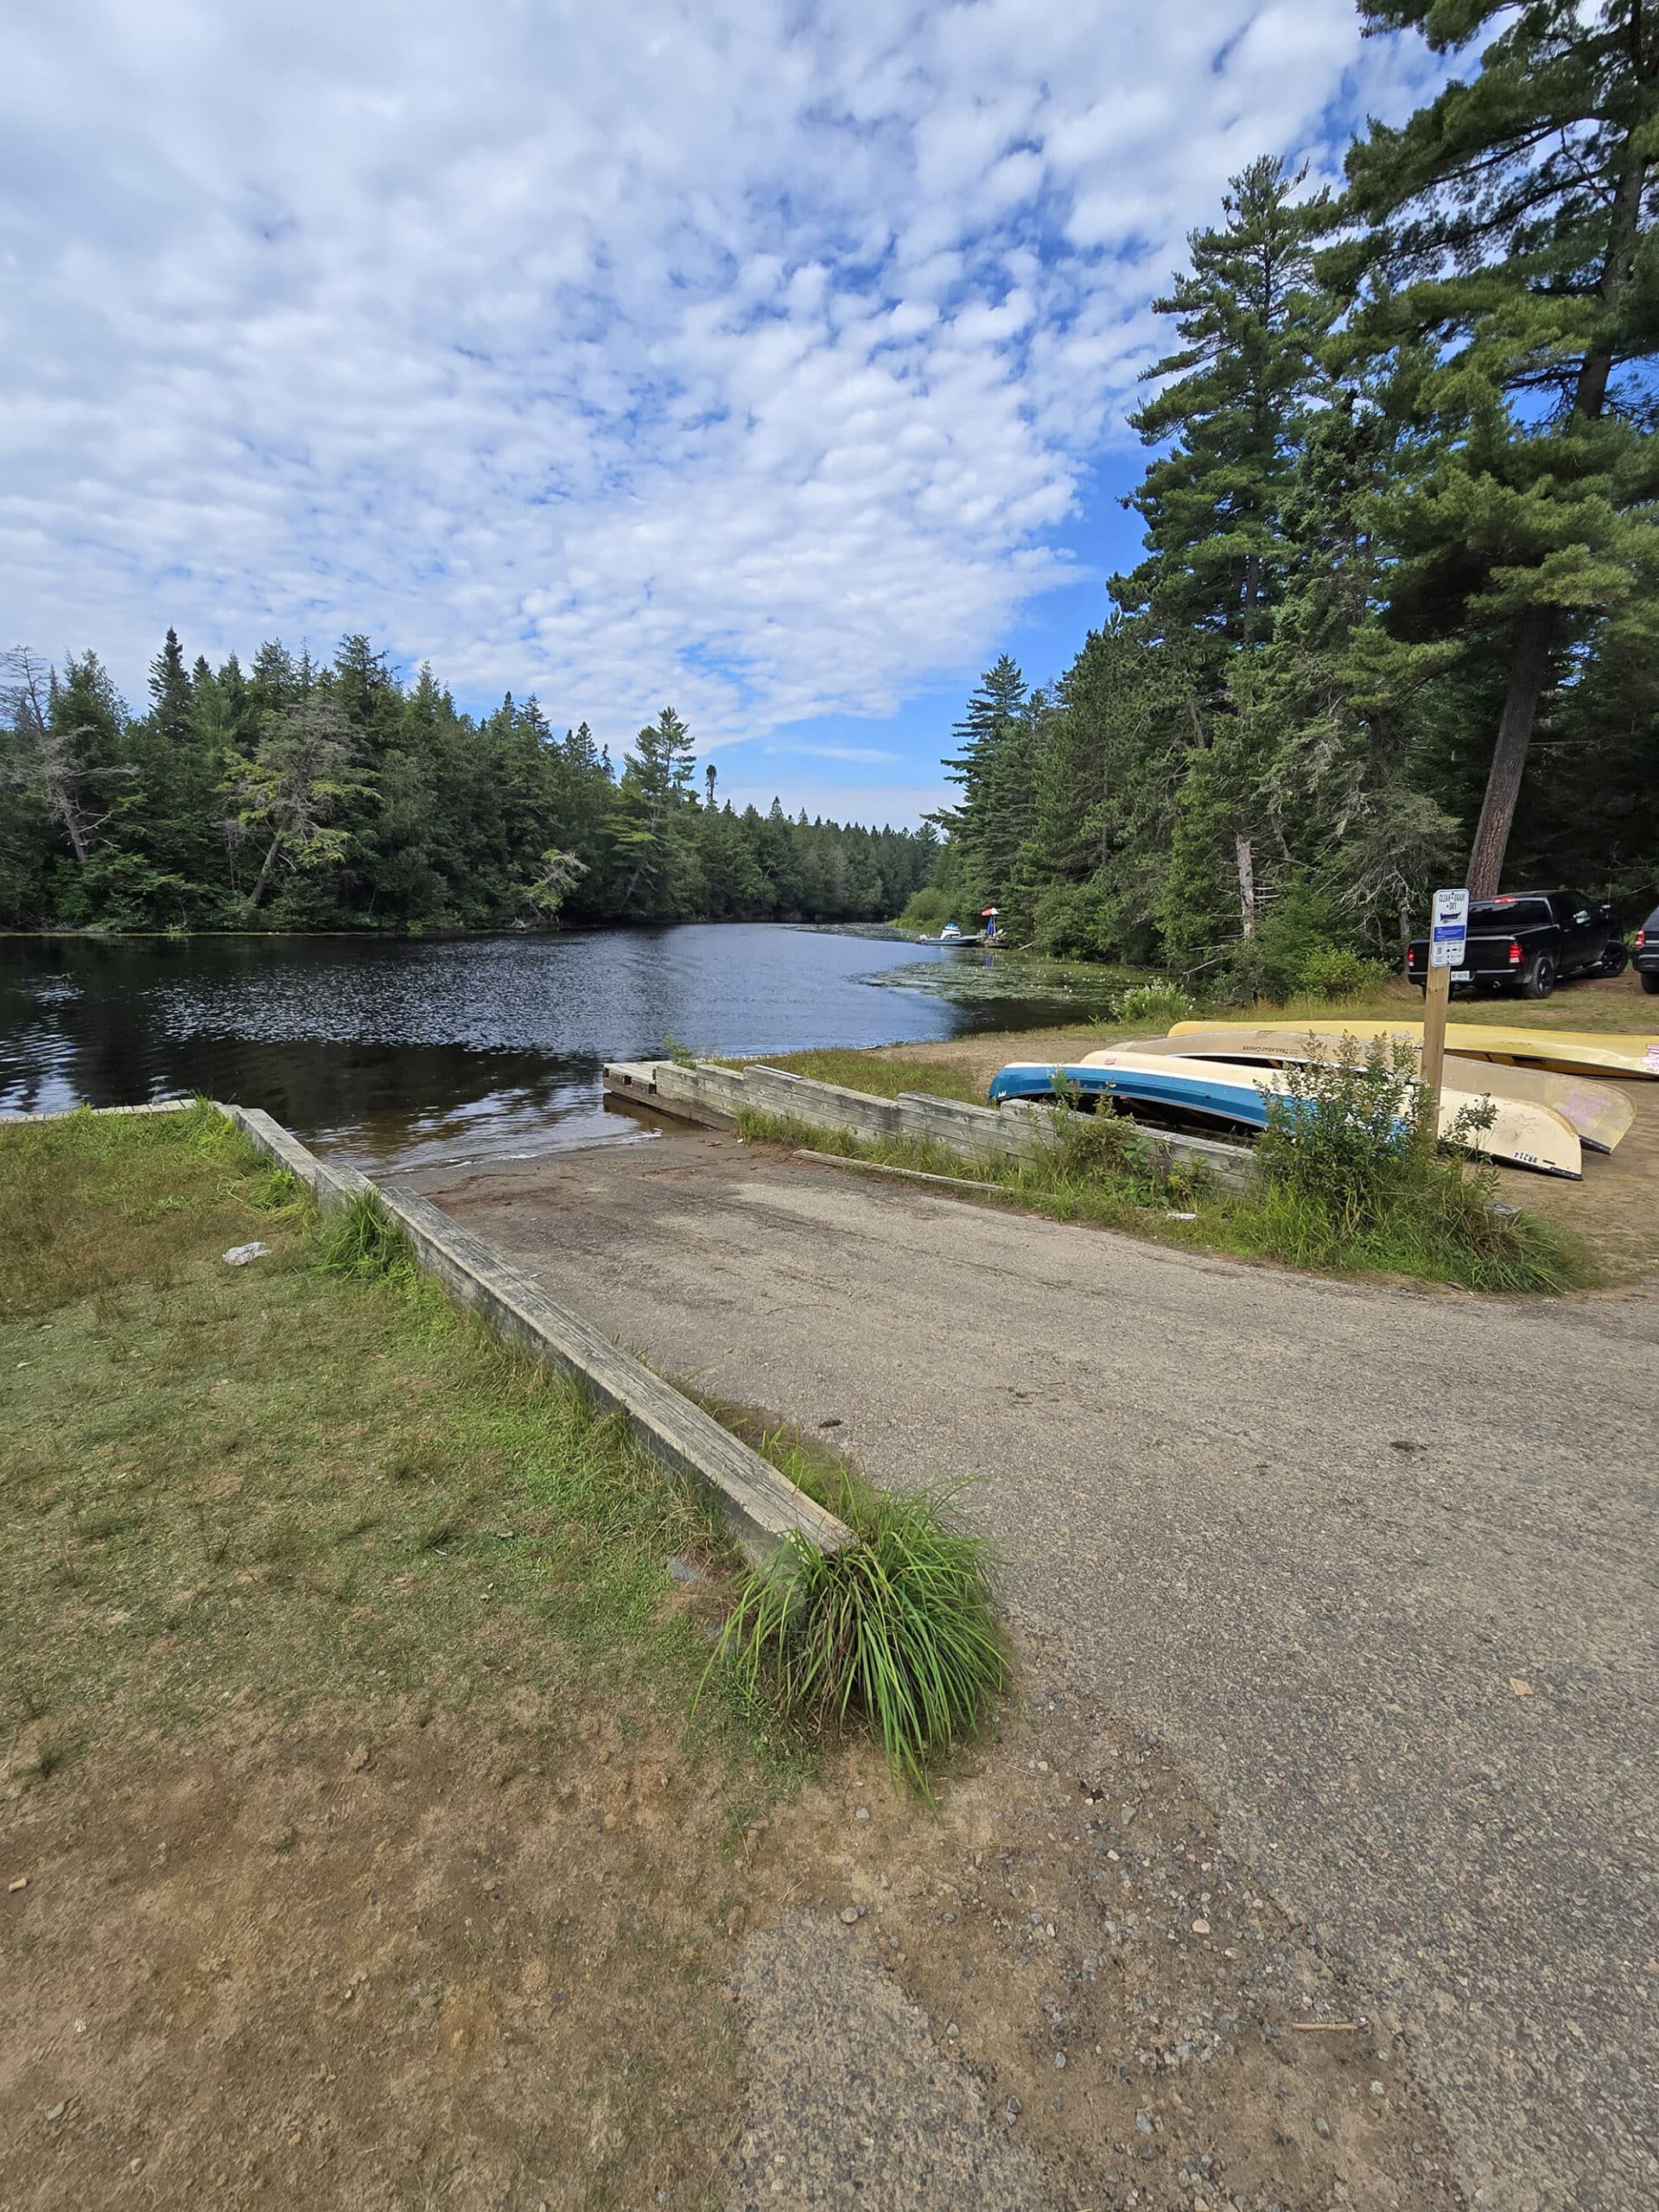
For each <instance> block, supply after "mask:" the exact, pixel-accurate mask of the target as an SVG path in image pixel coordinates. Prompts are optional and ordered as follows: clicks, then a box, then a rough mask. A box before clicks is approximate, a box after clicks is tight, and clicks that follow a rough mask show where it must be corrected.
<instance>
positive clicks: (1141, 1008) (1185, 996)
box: [1112, 982, 1198, 1030]
mask: <svg viewBox="0 0 1659 2212" xmlns="http://www.w3.org/2000/svg"><path fill="white" fill-rule="evenodd" d="M1112 1011H1113V1014H1114V1016H1115V1017H1116V1020H1119V1021H1125V1022H1128V1023H1131V1024H1132V1025H1133V1026H1134V1027H1135V1028H1137V1029H1154V1030H1157V1029H1163V1030H1167V1029H1168V1028H1170V1027H1172V1026H1173V1024H1174V1023H1175V1022H1178V1021H1190V1020H1192V1016H1193V1015H1194V1014H1196V1013H1197V1012H1198V1001H1197V1000H1196V999H1194V998H1193V997H1192V995H1190V993H1188V992H1186V991H1184V990H1183V989H1182V988H1181V987H1180V985H1179V983H1176V982H1157V983H1136V984H1135V985H1134V986H1133V987H1132V988H1130V989H1128V990H1127V991H1125V992H1124V993H1123V994H1122V996H1121V997H1120V998H1119V999H1118V1001H1117V1002H1116V1005H1115V1007H1113V1009H1112Z"/></svg>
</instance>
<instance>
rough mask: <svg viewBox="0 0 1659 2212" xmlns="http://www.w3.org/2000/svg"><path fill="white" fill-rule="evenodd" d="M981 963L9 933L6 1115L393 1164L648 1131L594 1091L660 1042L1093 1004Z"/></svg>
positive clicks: (835, 943) (752, 939) (792, 942)
mask: <svg viewBox="0 0 1659 2212" xmlns="http://www.w3.org/2000/svg"><path fill="white" fill-rule="evenodd" d="M995 958H996V960H997V961H998V962H1006V961H1007V955H997V956H995ZM992 963H993V956H991V955H989V954H987V953H983V952H980V951H977V950H973V949H971V948H969V949H965V950H950V948H947V947H944V946H938V945H929V946H920V945H917V944H909V943H906V942H902V941H899V940H894V939H892V938H881V937H879V936H861V935H859V934H857V933H855V932H853V931H832V930H813V929H791V928H788V927H783V926H776V925H764V924H741V923H740V924H729V925H711V924H696V923H690V924H685V925H682V926H679V927H676V928H668V929H638V930H611V931H604V932H596V933H594V934H593V935H584V936H575V935H573V936H569V937H525V936H501V937H480V938H451V939H445V940H442V941H433V942H430V943H419V942H417V943H414V944H410V943H386V944H380V943H374V942H369V943H365V942H364V941H363V940H362V939H360V938H340V937H331V938H189V939H186V940H184V941H181V942H179V943H176V944H173V943H168V942H166V941H164V940H159V939H155V938H145V939H134V940H128V941H120V940H94V939H87V938H13V939H10V940H8V941H5V942H3V943H0V1113H18V1112H46V1111H50V1110H53V1109H58V1108H62V1107H67V1106H72V1105H73V1104H75V1103H77V1102H78V1101H82V1100H84V1101H86V1103H89V1104H91V1105H93V1106H129V1105H136V1104H138V1103H142V1102H143V1101H144V1100H147V1099H156V1098H168V1097H177V1096H188V1094H189V1093H191V1092H193V1091H197V1090H200V1091H206V1092H207V1093H209V1094H210V1095H211V1096H214V1097H218V1098H224V1099H229V1100H232V1101H234V1102H235V1103H238V1104H240V1105H245V1106H263V1107H264V1108H265V1109H266V1110H267V1111H268V1112H269V1113H271V1114H274V1115H275V1116H277V1119H278V1120H279V1121H281V1122H285V1123H286V1124H287V1126H288V1127H289V1128H291V1129H293V1130H294V1131H295V1132H296V1134H297V1135H301V1136H302V1137H304V1138H305V1139H306V1140H307V1141H308V1142H310V1143H315V1145H316V1146H318V1147H319V1148H320V1149H323V1150H330V1151H337V1152H340V1153H341V1154H344V1155H345V1156H346V1157H347V1158H349V1159H350V1160H353V1161H354V1162H355V1163H356V1164H357V1165H359V1166H363V1167H365V1168H367V1169H369V1170H371V1171H374V1170H378V1171H380V1172H383V1173H385V1172H396V1171H398V1170H405V1169H409V1168H411V1167H416V1166H428V1165H431V1164H435V1163H436V1162H437V1161H440V1160H458V1159H467V1158H473V1157H482V1156H486V1155H501V1154H506V1155H510V1156H519V1157H522V1156H524V1155H525V1154H533V1153H537V1152H543V1151H548V1150H551V1149H554V1148H556V1147H562V1146H567V1145H573V1144H591V1143H594V1142H598V1141H604V1140H606V1139H607V1138H614V1139H616V1140H617V1141H638V1140H639V1139H641V1138H642V1137H644V1136H645V1135H648V1134H649V1131H648V1129H647V1128H646V1127H645V1124H644V1123H643V1122H640V1121H639V1120H636V1119H635V1117H634V1116H632V1115H631V1114H629V1113H628V1112H627V1110H626V1109H623V1108H619V1107H613V1106H611V1105H609V1104H608V1103H607V1102H606V1100H605V1098H604V1096H603V1094H602V1092H601V1088H600V1081H599V1071H600V1066H601V1063H602V1062H603V1061H605V1060H609V1059H634V1058H647V1057H651V1056H653V1055H655V1054H657V1053H658V1052H661V1050H662V1046H663V1040H664V1038H665V1037H675V1038H678V1039H683V1041H684V1042H685V1043H686V1044H688V1045H690V1046H693V1047H694V1048H696V1049H699V1050H703V1051H708V1052H743V1053H755V1052H794V1051H799V1050H801V1049H802V1048H803V1047H804V1046H812V1045H875V1044H886V1043H896V1042H899V1041H906V1042H908V1041H915V1040H919V1039H930V1038H941V1037H951V1036H955V1035H958V1034H960V1033H963V1031H965V1030H970V1029H986V1028H1020V1027H1028V1026H1030V1025H1032V1024H1034V1023H1037V1022H1040V1021H1046V1020H1054V1019H1060V1018H1064V1017H1065V1016H1066V1015H1071V1016H1072V1017H1075V1016H1076V1015H1077V1014H1078V1013H1079V1012H1080V1011H1085V1010H1092V1008H1091V1007H1089V1006H1088V1005H1087V1002H1086V998H1082V999H1080V997H1079V996H1078V995H1077V985H1076V984H1075V983H1074V982H1072V981H1071V979H1070V978H1065V977H1060V976H1056V975H1055V974H1054V973H1053V972H1052V971H1048V970H1045V969H1039V968H1033V969H1019V970H1015V969H1007V968H1006V967H997V968H995V969H993V964H992ZM1102 988H1104V985H1102Z"/></svg>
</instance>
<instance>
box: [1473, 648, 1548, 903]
mask: <svg viewBox="0 0 1659 2212" xmlns="http://www.w3.org/2000/svg"><path fill="white" fill-rule="evenodd" d="M1559 620H1560V618H1559V617H1558V616H1557V614H1556V613H1555V611H1554V608H1553V607H1535V608H1534V609H1533V610H1532V611H1531V612H1530V613H1528V614H1525V615H1522V618H1521V620H1519V621H1518V622H1517V623H1516V632H1515V652H1514V656H1513V658H1511V660H1510V686H1509V690H1507V691H1506V692H1505V694H1504V696H1503V715H1502V716H1501V717H1500V719H1499V721H1498V725H1497V744H1496V745H1495V746H1494V747H1493V748H1492V765H1491V769H1490V770H1489V771H1488V772H1487V777H1486V796H1485V798H1484V799H1483V800H1482V802H1481V808H1480V823H1479V826H1478V828H1477V829H1476V831H1475V842H1474V843H1473V845H1472V846H1471V848H1470V852H1469V878H1468V881H1469V892H1470V895H1471V898H1475V899H1490V898H1491V897H1492V896H1493V894H1494V893H1496V891H1497V887H1498V880H1499V879H1500V877H1501V876H1502V875H1503V855H1504V854H1505V853H1506V852H1507V851H1508V849H1509V843H1510V824H1511V823H1513V822H1514V820H1515V803H1516V799H1517V798H1520V796H1521V779H1522V776H1523V775H1524V774H1525V773H1526V767H1527V748H1528V747H1529V745H1530V743H1531V742H1532V727H1533V724H1534V723H1535V721H1537V719H1538V701H1539V699H1540V697H1541V696H1542V693H1543V689H1544V686H1545V684H1546V683H1548V681H1549V671H1550V662H1551V660H1552V658H1554V651H1555V638H1556V632H1557V627H1558V624H1559Z"/></svg>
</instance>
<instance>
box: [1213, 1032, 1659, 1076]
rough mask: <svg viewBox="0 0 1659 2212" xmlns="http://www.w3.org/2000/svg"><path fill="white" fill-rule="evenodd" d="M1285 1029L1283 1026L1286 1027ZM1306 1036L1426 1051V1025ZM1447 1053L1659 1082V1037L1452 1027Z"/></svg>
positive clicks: (1568, 1072) (1567, 1072) (1570, 1072)
mask: <svg viewBox="0 0 1659 2212" xmlns="http://www.w3.org/2000/svg"><path fill="white" fill-rule="evenodd" d="M1281 1026H1282V1025H1281ZM1294 1026H1295V1027H1297V1028H1298V1029H1300V1031H1301V1033H1302V1034H1303V1035H1304V1036H1309V1035H1312V1036H1314V1037H1357V1038H1358V1039H1359V1040H1360V1042H1361V1043H1362V1044H1363V1043H1364V1042H1365V1041H1366V1040H1367V1039H1370V1038H1372V1037H1403V1038H1405V1039H1407V1041H1408V1043H1410V1044H1413V1045H1421V1042H1422V1039H1423V1025H1422V1023H1421V1021H1361V1020H1357V1019H1346V1020H1338V1021H1326V1020H1319V1021H1299V1022H1297V1023H1296V1024H1295V1025H1294ZM1259 1027H1261V1024H1260V1023H1259V1022H1255V1021H1230V1022H1221V1023H1217V1022H1213V1021H1178V1022H1176V1023H1175V1025H1174V1027H1173V1028H1172V1029H1171V1031H1170V1035H1171V1036H1172V1037H1185V1036H1189V1035H1190V1034H1191V1033H1192V1032H1193V1031H1194V1030H1198V1029H1204V1030H1211V1029H1216V1028H1224V1029H1257V1028H1259ZM1446 1051H1447V1052H1459V1053H1461V1054H1462V1055H1463V1057H1464V1058H1465V1059H1471V1060H1520V1061H1523V1062H1525V1063H1526V1064H1527V1065H1530V1066H1532V1067H1540V1068H1553V1069H1554V1070H1555V1071H1556V1072H1557V1073H1558V1074H1561V1075H1591V1076H1595V1075H1611V1076H1625V1077H1629V1076H1638V1077H1643V1078H1645V1079H1646V1080H1648V1081H1649V1082H1651V1081H1654V1080H1656V1079H1659V1037H1655V1036H1647V1035H1637V1036H1620V1035H1619V1034H1618V1033H1616V1032H1614V1031H1612V1030H1609V1031H1608V1032H1607V1033H1605V1035H1603V1034H1602V1033H1600V1032H1599V1031H1596V1030H1590V1029H1523V1028H1521V1027H1512V1026H1510V1025H1509V1024H1505V1023H1500V1022H1495V1021H1494V1022H1485V1021H1448V1022H1447V1023H1446Z"/></svg>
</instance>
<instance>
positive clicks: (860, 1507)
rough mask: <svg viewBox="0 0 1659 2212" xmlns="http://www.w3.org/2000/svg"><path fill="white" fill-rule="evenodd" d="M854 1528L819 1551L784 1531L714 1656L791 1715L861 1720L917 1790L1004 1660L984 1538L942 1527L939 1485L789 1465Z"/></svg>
mask: <svg viewBox="0 0 1659 2212" xmlns="http://www.w3.org/2000/svg"><path fill="white" fill-rule="evenodd" d="M790 1471H791V1473H793V1474H794V1475H795V1476H796V1478H797V1479H798V1480H801V1481H802V1486H803V1487H804V1488H807V1489H809V1490H810V1491H814V1492H817V1493H823V1492H825V1491H828V1492H829V1494H828V1495H823V1496H821V1497H820V1502H821V1503H823V1504H825V1505H827V1506H828V1507H829V1510H831V1511H832V1512H833V1513H835V1514H836V1515H837V1516H839V1517H840V1519H842V1521H844V1522H846V1523H847V1525H848V1527H849V1529H852V1531H853V1533H854V1535H855V1536H856V1537H857V1539H858V1541H857V1542H856V1543H855V1544H853V1545H851V1546H849V1548H845V1549H843V1550H842V1551H839V1552H834V1553H831V1554H827V1555H826V1554H824V1553H823V1552H820V1551H819V1550H818V1549H817V1548H816V1546H813V1545H810V1544H809V1543H807V1542H806V1541H805V1540H804V1538H800V1537H797V1538H796V1539H794V1541H792V1542H791V1547H790V1548H789V1550H788V1552H787V1553H785V1554H780V1555H779V1557H778V1558H776V1559H774V1560H772V1561H771V1562H769V1563H768V1565H767V1566H766V1567H760V1568H757V1569H756V1570H755V1571H754V1573H752V1574H751V1575H750V1576H749V1577H748V1579H747V1581H746V1582H745V1583H744V1585H743V1586H742V1588H741V1591H740V1592H739V1593H738V1599H737V1603H736V1605H735V1606H734V1610H733V1611H732V1613H731V1615H730V1616H729V1618H728V1620H727V1623H726V1626H725V1630H724V1631H723V1632H722V1634H721V1640H720V1643H719V1645H718V1646H717V1648H716V1650H715V1661H711V1662H710V1664H711V1665H712V1664H714V1663H715V1662H716V1661H723V1662H725V1663H726V1664H727V1665H728V1666H729V1667H730V1668H731V1669H732V1670H733V1672H734V1675H735V1676H736V1678H737V1681H738V1684H739V1687H740V1688H741V1691H742V1692H743V1693H744V1694H746V1695H747V1696H749V1697H751V1698H754V1697H765V1698H766V1699H768V1700H771V1701H772V1702H773V1703H774V1704H775V1705H776V1707H778V1708H779V1710H780V1711H781V1712H782V1713H785V1715H786V1716H788V1717H790V1718H791V1719H795V1720H803V1719H832V1720H835V1721H836V1722H838V1723H844V1722H846V1721H848V1720H849V1719H859V1720H861V1721H863V1722H865V1723H866V1724H867V1725H868V1726H869V1727H870V1728H871V1730H872V1731H873V1732H874V1734H875V1735H876V1736H877V1737H879V1738H880V1742H881V1745H882V1747H883V1749H884V1750H885V1751H886V1752H887V1758H888V1760H889V1762H890V1763H891V1764H892V1766H893V1770H894V1771H895V1773H898V1774H901V1775H903V1776H904V1777H906V1779H907V1780H908V1781H909V1782H910V1783H912V1784H913V1785H914V1787H915V1788H916V1789H918V1790H920V1791H921V1793H922V1794H923V1796H930V1795H931V1792H930V1791H929V1788H928V1779H927V1777H928V1770H929V1768H930V1766H931V1764H932V1763H933V1762H934V1761H935V1760H936V1759H938V1758H940V1757H941V1756H942V1755H943V1754H944V1752H946V1751H949V1750H950V1748H951V1747H952V1746H953V1745H957V1744H959V1743H961V1742H963V1741H964V1740H966V1739H969V1738H972V1737H974V1736H976V1734H977V1733H978V1732H979V1728H980V1726H981V1724H982V1721H983V1719H984V1717H985V1714H986V1712H987V1710H988V1707H989V1705H990V1702H991V1700H992V1699H993V1698H995V1696H996V1695H997V1694H998V1693H999V1692H1000V1691H1001V1689H1002V1688H1004V1687H1005V1685H1006V1684H1007V1677H1008V1661H1007V1650H1006V1649H1005V1647H1004V1644H1003V1641H1002V1637H1001V1632H1000V1631H999V1630H998V1627H997V1624H996V1618H995V1613H994V1612H993V1611H992V1606H991V1592H990V1578H989V1558H988V1550H987V1547H986V1545H985V1543H984V1541H983V1540H982V1538H980V1537H977V1536H970V1535H966V1534H964V1533H963V1531H962V1530H960V1529H955V1528H953V1527H952V1526H951V1525H950V1520H949V1518H948V1516H947V1514H946V1511H945V1504H946V1497H947V1493H945V1492H944V1491H925V1490H924V1491H879V1490H876V1489H874V1488H873V1487H872V1486H871V1485H869V1484H866V1483H862V1482H860V1481H859V1480H858V1479H857V1478H855V1476H854V1475H853V1474H852V1473H851V1472H850V1471H844V1470H843V1471H840V1472H839V1473H838V1476H837V1478H836V1480H835V1482H834V1483H833V1484H830V1483H828V1482H826V1481H824V1480H823V1479H821V1478H820V1479H814V1478H813V1476H812V1474H811V1472H810V1471H809V1470H807V1469H805V1468H804V1467H802V1468H795V1467H791V1470H790Z"/></svg>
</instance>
